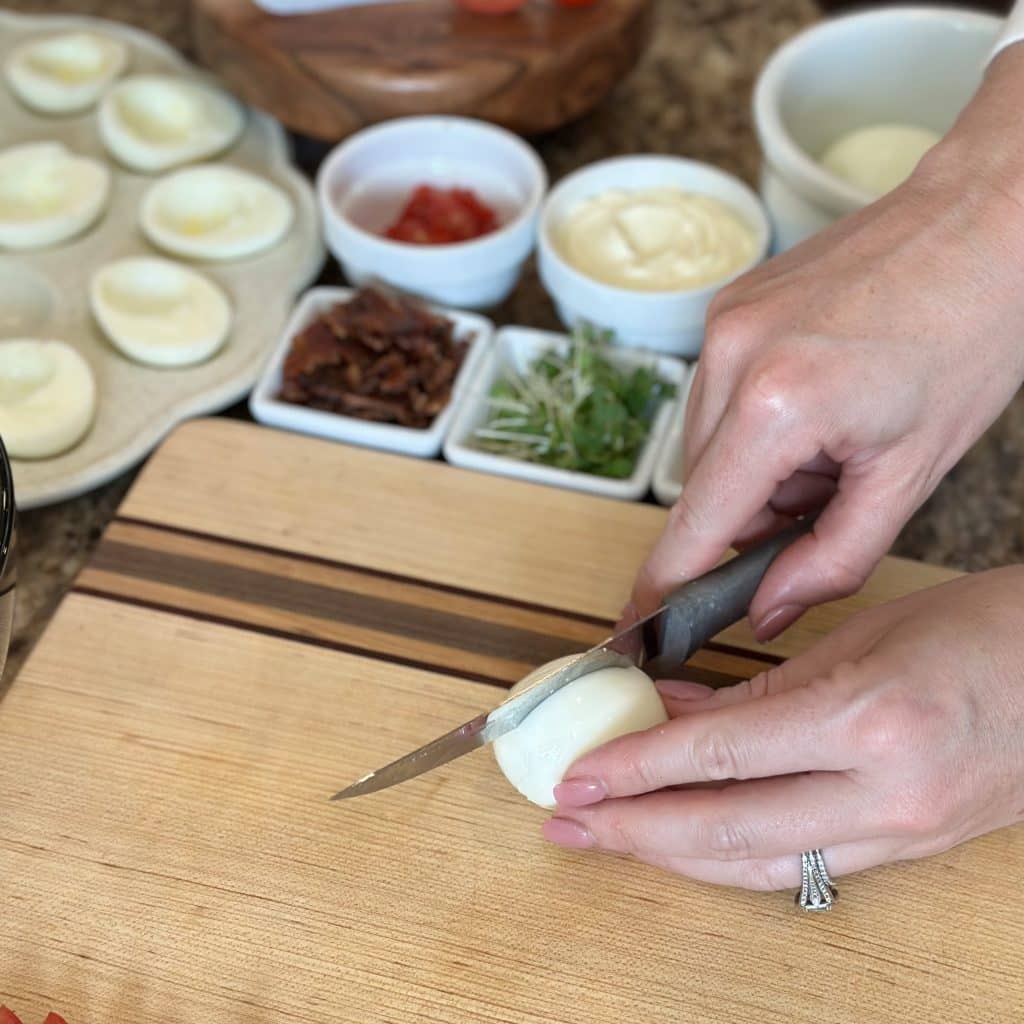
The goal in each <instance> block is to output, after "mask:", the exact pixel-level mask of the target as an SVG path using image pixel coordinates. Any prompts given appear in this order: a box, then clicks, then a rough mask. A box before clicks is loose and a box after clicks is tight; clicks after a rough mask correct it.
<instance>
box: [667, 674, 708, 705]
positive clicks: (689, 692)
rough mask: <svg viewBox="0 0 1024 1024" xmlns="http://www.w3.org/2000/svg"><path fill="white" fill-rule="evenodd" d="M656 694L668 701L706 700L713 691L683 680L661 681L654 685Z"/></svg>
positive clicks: (699, 684) (701, 684)
mask: <svg viewBox="0 0 1024 1024" xmlns="http://www.w3.org/2000/svg"><path fill="white" fill-rule="evenodd" d="M654 685H655V686H656V687H657V688H658V693H660V694H661V695H662V697H668V698H669V700H706V699H707V698H708V697H710V696H711V695H712V694H713V693H714V692H715V691H714V688H713V687H710V686H705V685H704V684H703V683H688V682H686V680H684V679H661V680H659V681H658V682H656V683H655V684H654Z"/></svg>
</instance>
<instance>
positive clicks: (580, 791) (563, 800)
mask: <svg viewBox="0 0 1024 1024" xmlns="http://www.w3.org/2000/svg"><path fill="white" fill-rule="evenodd" d="M554 794H555V803H556V804H558V806H559V807H589V806H590V805H591V804H598V803H600V802H601V801H602V800H603V799H604V798H605V797H606V796H607V795H608V790H607V789H606V788H605V784H604V783H603V782H602V781H601V780H600V779H595V778H593V777H591V776H590V775H581V776H580V777H579V778H578V779H566V780H565V782H560V783H559V784H558V785H557V786H555V789H554Z"/></svg>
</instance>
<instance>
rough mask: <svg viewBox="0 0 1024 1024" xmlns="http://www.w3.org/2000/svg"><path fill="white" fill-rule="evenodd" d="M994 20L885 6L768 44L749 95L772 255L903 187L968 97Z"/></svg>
mask: <svg viewBox="0 0 1024 1024" xmlns="http://www.w3.org/2000/svg"><path fill="white" fill-rule="evenodd" d="M1001 25H1002V22H1001V21H1000V20H999V19H998V18H995V17H993V16H991V15H987V14H981V13H978V12H976V11H965V10H958V9H956V8H949V7H945V8H942V7H889V8H884V9H880V10H870V11H864V12H861V13H857V14H849V15H844V16H842V17H839V18H835V19H832V20H829V21H823V22H821V23H820V24H818V25H815V26H813V27H811V28H809V29H806V30H805V31H803V32H801V33H799V34H798V35H796V36H794V37H793V38H792V39H790V40H789V41H788V42H787V43H785V44H784V45H783V46H782V47H780V48H779V49H778V50H776V52H775V53H774V54H773V55H772V57H771V58H770V59H769V61H768V63H767V64H766V65H765V66H764V68H763V69H762V71H761V73H760V75H759V76H758V80H757V85H756V87H755V90H754V122H755V125H756V128H757V134H758V139H759V141H760V143H761V151H762V154H763V157H764V161H763V167H762V173H761V196H762V198H763V199H764V202H765V205H766V207H767V208H768V212H769V216H770V217H771V221H772V228H773V233H774V239H775V242H774V244H775V250H776V251H782V250H784V249H788V248H790V247H791V246H793V245H796V244H797V243H799V242H801V241H803V240H804V239H805V238H808V237H810V236H811V235H813V234H815V233H816V232H817V231H819V230H820V229H821V228H824V227H827V226H828V225H829V224H831V223H832V222H833V221H835V220H837V219H838V218H840V217H843V216H845V215H846V214H848V213H853V212H854V211H855V210H859V209H861V208H862V207H864V206H866V205H868V204H869V203H871V202H873V201H874V200H875V199H878V198H880V197H881V196H883V195H885V194H886V193H887V192H889V191H891V190H892V189H894V188H896V187H897V186H898V185H900V184H901V183H902V182H904V181H905V180H906V179H907V178H908V177H909V176H910V174H911V173H912V172H913V170H914V168H915V167H916V166H917V164H918V162H919V161H920V160H921V158H922V157H923V156H924V155H925V153H927V152H928V150H929V149H930V148H931V147H932V146H933V145H935V143H936V142H938V141H939V139H941V137H942V136H943V135H944V134H945V133H946V132H947V131H948V130H949V129H950V128H951V127H952V125H953V122H954V121H955V120H956V118H957V115H958V114H959V113H960V111H961V110H962V109H963V108H964V106H966V104H967V102H968V101H969V100H970V98H971V96H972V95H973V94H974V92H975V90H976V89H977V87H978V85H979V83H980V82H981V78H982V75H983V73H984V70H985V66H986V64H987V62H988V59H989V56H990V55H991V52H992V49H993V47H994V45H995V42H996V39H997V37H998V35H999V32H1000V28H1001Z"/></svg>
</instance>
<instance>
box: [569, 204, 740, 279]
mask: <svg viewBox="0 0 1024 1024" xmlns="http://www.w3.org/2000/svg"><path fill="white" fill-rule="evenodd" d="M555 244H556V246H557V247H558V249H559V250H560V252H561V254H562V256H563V257H564V259H565V260H567V261H568V262H569V263H570V264H571V265H572V266H573V267H575V268H576V269H577V270H579V271H580V272H581V273H584V274H586V275H587V276H588V277H592V278H594V279H595V280H597V281H601V282H603V283H604V284H610V285H614V286H616V287H619V288H630V289H633V290H635V291H676V290H679V289H685V288H700V287H702V286H704V285H708V284H712V283H713V282H715V281H720V280H722V279H723V278H726V277H729V276H730V275H732V274H735V273H736V272H738V271H739V270H741V269H742V268H743V267H744V266H746V265H747V264H748V263H750V262H751V261H752V260H754V259H755V258H756V256H757V239H756V237H755V234H754V232H753V230H752V229H751V228H750V227H749V226H748V225H747V224H746V223H744V221H743V220H742V219H741V218H740V216H739V215H738V214H737V213H736V212H735V211H734V210H733V209H732V207H730V206H729V205H728V204H727V203H723V202H722V201H721V200H719V199H714V198H712V197H711V196H706V195H700V194H697V193H692V192H683V191H681V190H680V189H675V188H651V189H645V190H642V191H637V192H620V191H610V192H603V193H601V194H599V195H596V196H592V197H590V198H589V199H586V200H584V201H583V202H582V203H580V204H579V206H577V207H576V208H575V209H574V210H572V211H571V212H570V213H569V215H568V216H567V217H566V219H565V222H564V223H563V224H562V226H561V229H560V230H559V231H558V232H557V233H556V237H555Z"/></svg>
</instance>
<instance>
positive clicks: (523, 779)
mask: <svg viewBox="0 0 1024 1024" xmlns="http://www.w3.org/2000/svg"><path fill="white" fill-rule="evenodd" d="M568 660H569V659H565V658H563V659H560V660H559V661H555V662H551V664H550V665H545V666H544V667H543V668H540V669H538V670H537V671H536V672H533V673H531V674H530V675H529V676H527V677H526V679H524V680H523V681H522V682H521V683H519V684H518V685H517V686H515V687H513V689H512V693H513V694H515V693H518V692H519V691H520V690H522V689H524V688H525V687H527V686H529V685H531V684H532V683H533V682H535V681H536V680H537V678H538V677H539V675H540V674H541V673H547V672H550V671H551V670H552V669H556V668H557V667H558V666H559V665H561V664H563V663H564V662H566V661H568ZM667 720H668V715H667V714H666V712H665V705H664V704H663V703H662V700H661V697H660V696H659V694H658V691H657V688H656V687H655V685H654V683H653V682H651V680H650V679H649V678H648V677H647V676H646V675H645V674H644V673H643V672H641V671H640V669H638V668H632V667H626V668H615V667H612V668H603V669H598V671H596V672H591V673H590V674H589V675H585V676H581V677H580V678H579V679H576V680H574V681H573V682H571V683H569V684H567V685H566V686H563V687H562V689H561V690H558V691H557V692H556V693H554V694H552V695H551V696H550V697H548V698H547V700H545V701H544V702H543V703H542V704H540V705H539V706H538V707H536V708H534V710H533V711H531V712H530V714H529V715H527V716H526V718H525V719H524V720H523V721H522V722H521V723H520V724H519V726H518V727H517V728H515V729H513V730H512V731H511V732H508V733H506V734H505V735H504V736H499V737H498V739H496V740H495V741H494V744H493V747H494V756H495V759H496V760H497V762H498V767H499V768H501V770H502V772H503V773H504V775H505V778H507V779H508V781H509V782H511V783H512V785H513V786H514V787H515V788H516V789H517V790H519V792H520V793H522V795H523V796H525V797H526V799H527V800H529V801H531V802H532V803H535V804H538V805H539V806H540V807H554V806H555V798H554V793H553V791H554V788H555V786H557V785H558V784H559V783H560V782H561V781H562V779H563V777H564V776H565V773H566V772H567V771H568V770H569V768H570V767H571V766H572V764H573V762H574V761H576V760H578V759H579V758H581V757H582V756H583V755H584V754H586V753H588V752H589V751H591V750H594V749H596V748H597V747H599V746H601V745H602V744H605V743H608V742H609V741H610V740H613V739H616V738H617V737H619V736H624V735H626V733H630V732H640V731H641V730H643V729H650V728H653V727H654V726H656V725H661V724H662V723H663V722H665V721H667Z"/></svg>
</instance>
